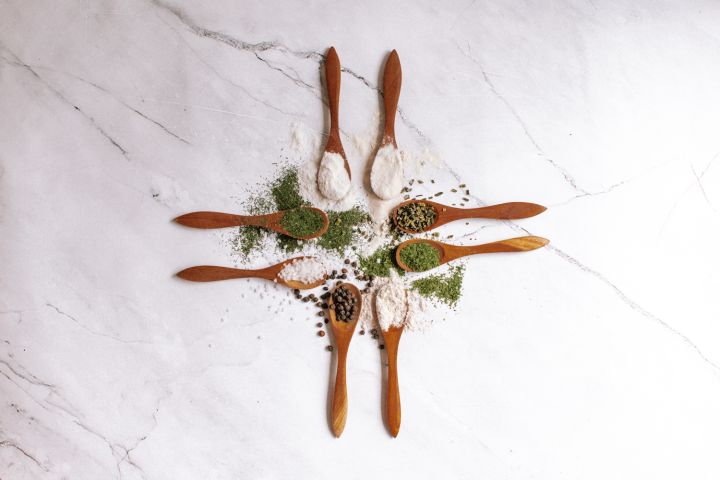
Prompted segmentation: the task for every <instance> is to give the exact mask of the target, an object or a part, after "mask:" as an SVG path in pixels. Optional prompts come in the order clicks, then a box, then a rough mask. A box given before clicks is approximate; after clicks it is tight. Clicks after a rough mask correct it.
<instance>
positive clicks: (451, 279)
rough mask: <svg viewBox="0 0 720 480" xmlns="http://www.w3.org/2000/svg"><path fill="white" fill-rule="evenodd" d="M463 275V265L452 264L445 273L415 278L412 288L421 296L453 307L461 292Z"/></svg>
mask: <svg viewBox="0 0 720 480" xmlns="http://www.w3.org/2000/svg"><path fill="white" fill-rule="evenodd" d="M464 276H465V266H464V265H460V266H454V267H451V268H450V269H449V270H448V272H447V273H444V274H438V275H430V276H428V277H425V278H421V279H419V280H415V281H414V282H413V284H412V289H413V290H415V291H416V292H418V293H419V294H420V295H422V296H423V297H429V298H432V299H434V300H437V301H439V302H442V303H445V304H447V305H449V306H450V307H455V305H457V302H458V300H459V299H460V295H461V293H462V284H463V278H464Z"/></svg>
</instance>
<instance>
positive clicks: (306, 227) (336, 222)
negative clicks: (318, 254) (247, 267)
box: [232, 167, 370, 260]
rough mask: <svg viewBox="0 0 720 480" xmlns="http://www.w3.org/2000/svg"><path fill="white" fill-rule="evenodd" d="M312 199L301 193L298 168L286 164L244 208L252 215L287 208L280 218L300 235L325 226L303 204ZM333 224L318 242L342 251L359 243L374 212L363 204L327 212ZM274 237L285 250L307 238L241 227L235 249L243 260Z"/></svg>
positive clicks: (298, 246)
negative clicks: (365, 208) (362, 206)
mask: <svg viewBox="0 0 720 480" xmlns="http://www.w3.org/2000/svg"><path fill="white" fill-rule="evenodd" d="M308 205H309V203H308V202H307V201H306V200H305V199H304V198H303V197H302V195H301V194H300V182H299V179H298V172H297V168H295V167H285V168H283V169H282V170H281V171H280V173H279V174H278V176H277V178H275V179H274V180H272V181H270V182H269V183H267V184H265V185H264V186H261V187H260V193H257V194H254V195H251V196H250V197H249V198H248V199H247V200H246V201H245V202H243V207H244V209H245V210H246V211H247V212H248V213H250V214H252V215H261V214H264V213H271V212H274V211H278V210H291V211H292V213H291V212H287V213H286V214H285V217H284V218H283V220H282V221H281V222H280V224H281V225H282V227H283V228H285V229H286V230H287V231H288V232H290V233H292V234H293V235H296V236H305V235H309V234H312V233H314V232H317V231H318V230H319V229H320V228H321V227H322V217H321V216H320V215H319V214H317V212H314V211H313V210H310V209H304V208H300V207H305V206H308ZM326 213H327V215H328V220H329V221H330V225H329V227H328V230H327V232H325V234H323V235H322V236H321V237H320V238H318V240H317V243H318V245H319V246H320V247H321V248H323V249H325V250H328V251H332V252H336V253H339V254H342V253H344V252H345V250H346V249H347V248H348V247H350V246H351V245H352V244H353V243H356V242H357V240H358V238H359V236H360V234H361V231H362V230H363V228H362V227H363V226H365V225H366V224H368V223H369V222H370V215H368V214H367V212H365V211H364V210H362V209H361V208H360V207H354V208H352V209H350V210H345V211H342V212H326ZM266 238H271V239H272V240H273V242H274V243H275V245H276V246H277V248H279V249H280V250H281V251H283V252H285V253H294V252H297V251H299V250H300V249H302V246H303V240H299V239H297V238H293V237H289V236H287V235H280V234H277V233H275V232H271V231H269V230H266V229H263V228H261V227H240V228H239V229H238V231H237V234H236V235H235V236H234V238H233V240H232V245H233V248H234V250H235V251H236V252H237V253H238V254H239V255H240V257H241V258H242V259H243V260H247V259H248V258H249V257H250V255H251V254H252V253H253V252H255V251H256V250H258V249H259V248H260V246H261V244H262V242H263V240H264V239H266Z"/></svg>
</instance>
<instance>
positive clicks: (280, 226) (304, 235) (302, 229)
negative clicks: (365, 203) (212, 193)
mask: <svg viewBox="0 0 720 480" xmlns="http://www.w3.org/2000/svg"><path fill="white" fill-rule="evenodd" d="M175 221H176V222H177V223H179V224H180V225H184V226H186V227H191V228H226V227H240V226H254V227H263V228H267V229H270V230H275V231H276V232H278V233H282V234H283V235H287V236H288V237H293V238H299V239H300V240H309V239H311V238H317V237H319V236H321V235H322V234H324V233H325V232H326V231H327V229H328V225H329V221H328V216H327V214H326V213H325V212H323V211H322V210H320V209H319V208H315V207H298V208H293V209H291V210H283V211H281V212H275V213H268V214H266V215H233V214H230V213H220V212H192V213H186V214H185V215H181V216H179V217H177V218H176V219H175Z"/></svg>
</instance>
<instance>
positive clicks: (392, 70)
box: [380, 50, 402, 148]
mask: <svg viewBox="0 0 720 480" xmlns="http://www.w3.org/2000/svg"><path fill="white" fill-rule="evenodd" d="M401 86H402V68H401V67H400V57H399V56H398V53H397V50H393V51H392V52H390V56H389V57H388V59H387V62H385V71H384V72H383V102H384V104H385V133H384V134H383V139H382V142H381V143H380V148H382V147H384V146H385V145H388V144H392V145H393V146H394V147H395V148H397V142H396V141H395V113H396V112H397V106H398V100H399V99H400V87H401Z"/></svg>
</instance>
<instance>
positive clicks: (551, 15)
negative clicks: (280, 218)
mask: <svg viewBox="0 0 720 480" xmlns="http://www.w3.org/2000/svg"><path fill="white" fill-rule="evenodd" d="M719 21H720V6H718V5H717V3H716V2H712V1H707V0H705V1H690V2H688V1H683V2H680V1H675V0H674V1H663V2H655V1H653V2H650V1H639V2H602V1H599V0H594V1H580V0H572V1H564V2H555V3H549V2H541V1H530V2H524V3H522V4H521V3H517V2H510V1H501V2H485V1H476V0H467V1H457V2H455V1H453V2H441V3H438V2H426V1H421V2H409V1H406V2H379V1H370V2H345V1H342V2H332V3H329V2H328V3H317V2H311V3H292V2H256V1H252V0H249V1H243V2H236V1H230V0H219V1H215V2H188V1H170V0H124V1H119V0H102V1H95V2H90V1H76V2H57V1H50V0H35V1H32V2H23V1H19V0H4V1H1V2H0V112H1V113H0V226H1V229H2V235H0V265H2V268H1V269H0V400H1V402H0V478H2V479H3V480H5V479H12V480H16V479H20V480H23V479H72V480H76V479H92V480H97V479H110V478H118V479H119V478H122V479H173V480H177V479H184V478H188V479H196V478H213V479H274V478H278V479H280V478H339V477H340V476H343V477H345V478H370V477H376V478H388V477H390V476H393V477H395V478H462V479H470V478H473V479H474V478H486V479H505V478H509V479H553V480H555V479H560V478H568V479H570V478H572V479H575V478H582V479H607V478H618V479H620V478H621V479H626V478H627V479H636V478H654V479H675V478H692V479H698V480H699V479H716V478H717V477H718V475H719V474H720V467H719V466H718V464H717V461H715V457H716V456H717V451H718V447H720V442H719V441H718V436H717V432H718V431H720V410H718V407H717V406H718V404H720V340H719V339H720V327H719V326H718V318H720V302H718V299H717V292H718V291H720V276H719V275H718V273H717V268H718V265H720V255H719V254H718V253H717V249H716V248H715V245H714V242H713V240H714V239H715V238H717V236H718V234H719V233H720V215H719V212H718V208H720V162H719V161H718V158H719V157H720V143H719V142H718V135H717V132H716V130H717V120H716V118H715V117H716V114H717V111H718V109H719V108H720V90H718V88H717V85H718V83H719V80H720V67H718V66H717V64H718V62H717V58H718V55H720V43H719V42H718V33H717V25H718V22H719ZM330 45H334V46H335V47H336V49H337V50H338V53H339V55H340V59H341V61H342V64H343V75H342V82H343V83H342V95H341V127H342V132H343V142H344V143H345V144H346V148H348V149H352V148H354V147H352V145H353V142H354V139H355V138H356V137H358V136H360V137H362V138H373V137H374V136H376V135H377V132H378V131H379V128H380V125H379V120H378V118H379V116H378V115H379V113H380V108H381V106H380V100H379V91H380V85H381V67H382V65H383V62H384V59H385V56H386V55H387V53H388V52H389V51H390V50H392V49H393V48H395V49H397V50H398V52H399V53H400V58H401V61H402V65H403V89H402V94H401V97H400V114H399V116H398V122H397V137H398V141H399V143H400V145H401V147H402V148H404V149H408V150H413V151H420V150H422V149H427V150H429V151H432V152H435V153H436V154H438V155H439V156H440V157H442V159H443V161H444V162H445V163H446V165H447V172H446V173H447V176H448V178H456V179H458V180H459V181H462V182H465V183H467V184H468V185H469V186H470V187H471V189H472V192H473V198H472V201H473V203H474V204H478V205H482V204H492V203H500V202H504V201H511V200H518V201H520V200H524V201H533V202H537V203H541V204H543V205H547V206H548V207H549V209H548V211H547V212H545V213H544V214H542V215H540V216H538V217H535V218H532V219H527V220H522V221H517V222H480V221H478V222H473V223H472V226H471V227H465V226H464V225H455V226H448V227H447V229H446V230H444V232H446V233H449V232H452V233H454V234H455V235H456V237H457V238H458V241H461V242H467V243H470V242H477V243H482V242H485V241H493V240H498V239H501V238H508V237H512V236H518V235H524V234H528V233H529V234H535V235H542V236H544V237H547V238H549V239H551V241H552V243H551V244H550V246H549V247H548V248H546V249H544V250H541V251H538V252H534V253H533V254H532V255H524V256H522V257H521V258H520V257H516V256H515V257H514V256H511V255H506V256H496V257H492V256H487V257H485V258H482V257H478V258H472V259H470V260H469V261H468V268H467V277H466V283H465V286H464V296H463V299H462V300H461V302H460V304H459V306H458V310H457V312H456V313H452V314H450V315H448V316H447V319H446V320H445V321H442V320H441V319H438V322H436V324H435V325H434V326H433V327H432V328H430V329H428V330H427V331H425V332H424V333H412V334H406V335H404V337H403V340H402V343H401V346H400V384H401V392H402V402H403V404H402V406H403V423H402V429H401V433H400V436H399V437H398V438H397V439H392V438H390V437H389V435H388V434H387V433H386V430H385V427H384V425H383V421H382V416H381V411H380V405H381V367H382V365H381V360H380V356H379V354H378V349H377V346H376V345H375V344H374V343H372V342H370V341H365V340H366V339H362V340H361V339H358V340H356V341H354V343H353V345H352V347H351V349H350V354H349V360H348V382H349V385H348V388H349V398H350V411H349V416H348V423H347V426H346V429H345V432H344V434H343V437H342V438H341V439H340V440H337V439H335V438H333V436H332V434H331V432H330V430H329V428H328V424H327V418H326V416H327V409H326V402H327V386H328V376H329V373H330V367H331V365H330V358H331V357H330V355H329V354H328V353H327V352H325V351H324V350H323V348H324V345H325V344H326V343H327V342H325V341H324V340H320V339H319V338H318V337H317V336H316V335H315V331H314V327H313V324H314V320H313V319H312V317H310V316H309V315H308V312H307V311H306V310H305V307H304V306H298V305H297V304H295V303H293V304H292V305H285V304H283V305H282V306H281V307H280V308H281V312H280V313H278V314H275V313H274V311H275V308H276V307H274V308H269V306H268V305H269V304H271V303H273V302H276V303H277V302H285V301H286V299H287V297H286V292H284V291H282V290H281V289H279V288H274V287H272V286H268V285H267V284H261V283H260V282H254V281H251V282H245V281H241V282H223V283H218V284H207V285H188V284H187V283H184V282H182V281H180V280H178V279H175V278H172V276H171V275H172V273H173V272H175V271H177V270H179V269H180V268H184V267H186V266H189V265H193V264H219V265H229V264H233V263H236V262H237V258H236V257H235V256H234V254H233V252H232V250H231V249H230V248H229V246H228V242H227V236H226V234H224V233H221V232H215V233H213V232H201V231H190V230H186V229H181V228H180V227H178V226H177V225H173V224H172V223H170V219H172V218H173V217H175V216H176V215H178V214H181V213H184V212H187V211H192V210H200V209H207V210H219V211H228V210H232V209H235V208H237V207H238V205H239V201H240V200H241V199H242V198H244V196H245V195H247V189H248V188H251V187H252V186H253V185H255V184H256V182H258V181H259V180H261V179H262V178H264V177H267V175H268V174H269V172H270V171H271V170H272V168H274V166H273V164H275V163H277V162H279V161H283V160H288V161H292V162H296V161H300V160H302V158H301V157H302V155H301V154H300V153H299V152H298V151H296V150H294V149H293V148H292V147H291V145H292V132H293V130H294V129H296V128H298V125H300V126H302V128H304V129H306V130H307V131H308V132H313V134H314V135H316V136H317V137H318V138H322V132H323V131H324V129H325V128H326V123H325V114H326V113H325V107H324V105H323V102H324V98H323V97H324V92H323V84H322V82H321V72H322V59H323V54H324V52H325V50H326V49H327V48H328V47H329V46H330ZM360 150H361V149H360ZM360 150H358V149H355V150H352V151H354V152H356V153H355V154H354V155H352V157H351V158H349V160H350V163H351V165H352V167H353V171H358V172H359V171H362V169H363V168H364V167H365V165H366V162H367V160H368V157H367V155H366V153H367V152H365V153H362V154H359V153H357V152H360ZM266 260H268V258H261V259H256V262H257V263H258V264H259V263H262V262H264V261H266ZM260 296H262V297H263V298H260Z"/></svg>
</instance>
